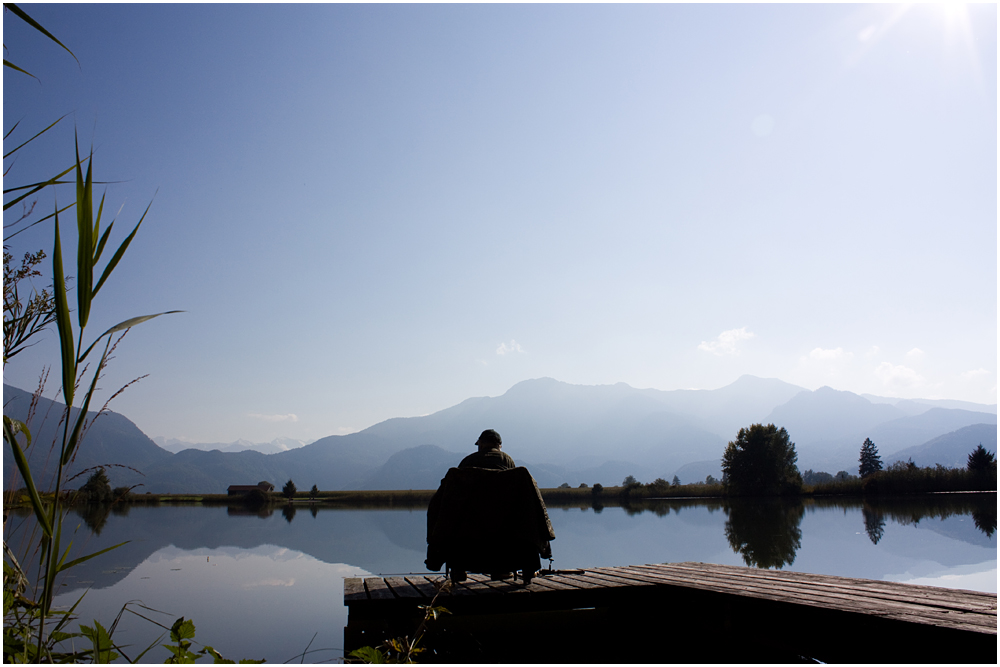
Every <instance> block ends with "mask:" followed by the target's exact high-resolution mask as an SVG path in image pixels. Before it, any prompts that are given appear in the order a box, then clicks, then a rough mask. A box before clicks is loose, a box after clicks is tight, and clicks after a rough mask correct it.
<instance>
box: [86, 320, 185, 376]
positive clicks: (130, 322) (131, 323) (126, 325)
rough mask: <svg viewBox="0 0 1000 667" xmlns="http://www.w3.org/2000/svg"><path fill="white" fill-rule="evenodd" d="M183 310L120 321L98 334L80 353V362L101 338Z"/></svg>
mask: <svg viewBox="0 0 1000 667" xmlns="http://www.w3.org/2000/svg"><path fill="white" fill-rule="evenodd" d="M183 312H186V311H183V310H166V311H164V312H162V313H156V314H154V315H141V316H139V317H132V318H130V319H127V320H125V321H124V322H119V323H118V324H116V325H115V326H113V327H111V328H110V329H108V330H107V331H105V332H104V333H102V334H101V335H100V336H98V337H97V340H95V341H94V342H93V343H91V344H90V347H88V348H87V350H86V351H85V352H84V353H83V354H82V355H80V363H83V360H84V359H86V358H87V356H88V355H89V354H90V353H91V351H92V350H93V349H94V346H95V345H97V343H99V342H100V340H101V339H102V338H104V337H105V336H110V335H111V334H113V333H116V332H118V331H124V330H125V329H131V328H132V327H134V326H135V325H137V324H142V323H143V322H145V321H147V320H151V319H153V318H154V317H159V316H160V315H173V314H174V313H183Z"/></svg>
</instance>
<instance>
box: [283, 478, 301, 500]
mask: <svg viewBox="0 0 1000 667" xmlns="http://www.w3.org/2000/svg"><path fill="white" fill-rule="evenodd" d="M296 491H297V489H296V488H295V482H293V481H292V480H288V482H286V483H285V485H284V486H283V487H281V495H283V496H284V497H286V498H288V499H289V500H291V499H292V498H294V497H295V492H296Z"/></svg>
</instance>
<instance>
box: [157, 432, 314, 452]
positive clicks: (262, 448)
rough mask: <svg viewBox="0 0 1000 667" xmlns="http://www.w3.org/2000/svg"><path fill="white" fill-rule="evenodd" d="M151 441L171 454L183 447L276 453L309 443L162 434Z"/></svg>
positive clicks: (285, 439) (180, 450) (203, 450)
mask: <svg viewBox="0 0 1000 667" xmlns="http://www.w3.org/2000/svg"><path fill="white" fill-rule="evenodd" d="M153 442H155V443H156V444H157V445H159V446H160V447H162V448H163V449H165V450H167V451H168V452H170V453H171V454H177V453H179V452H182V451H184V450H185V449H197V450H199V451H202V452H210V451H212V450H218V451H220V452H223V453H235V452H245V451H252V452H259V453H261V454H277V453H279V452H287V451H289V450H292V449H298V448H299V447H304V446H305V445H308V444H310V443H308V442H306V441H304V440H296V439H295V438H275V439H274V440H272V441H271V442H250V441H249V440H243V439H242V438H241V439H239V440H236V441H235V442H189V441H187V440H179V439H177V438H164V437H163V436H157V437H155V438H153Z"/></svg>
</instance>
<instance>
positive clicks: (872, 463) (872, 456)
mask: <svg viewBox="0 0 1000 667" xmlns="http://www.w3.org/2000/svg"><path fill="white" fill-rule="evenodd" d="M858 464H859V465H858V475H860V476H861V479H864V478H865V477H868V476H869V475H872V474H874V473H877V472H878V471H879V470H881V469H882V459H881V458H880V457H879V455H878V448H877V447H876V446H875V443H874V442H872V441H871V438H865V441H864V443H863V444H862V445H861V456H859V457H858Z"/></svg>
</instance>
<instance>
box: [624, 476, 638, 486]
mask: <svg viewBox="0 0 1000 667" xmlns="http://www.w3.org/2000/svg"><path fill="white" fill-rule="evenodd" d="M638 485H639V480H637V479H636V478H635V477H633V476H632V475H629V476H628V477H626V478H625V481H623V482H622V486H624V487H626V488H627V487H630V486H638Z"/></svg>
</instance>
